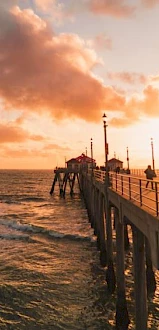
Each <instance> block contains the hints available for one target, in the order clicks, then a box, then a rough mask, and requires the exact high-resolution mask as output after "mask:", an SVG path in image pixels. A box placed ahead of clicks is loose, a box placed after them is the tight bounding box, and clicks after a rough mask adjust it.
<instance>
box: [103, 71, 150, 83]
mask: <svg viewBox="0 0 159 330" xmlns="http://www.w3.org/2000/svg"><path fill="white" fill-rule="evenodd" d="M107 77H108V78H109V79H111V80H121V81H123V82H124V83H127V84H130V85H135V84H137V83H140V84H146V82H147V77H146V76H145V75H143V74H141V73H134V72H114V73H113V72H108V73H107Z"/></svg>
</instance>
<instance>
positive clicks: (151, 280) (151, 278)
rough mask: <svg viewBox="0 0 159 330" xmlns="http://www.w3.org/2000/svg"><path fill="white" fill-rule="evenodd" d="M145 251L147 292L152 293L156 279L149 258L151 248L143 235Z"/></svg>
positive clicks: (154, 289)
mask: <svg viewBox="0 0 159 330" xmlns="http://www.w3.org/2000/svg"><path fill="white" fill-rule="evenodd" d="M145 252H146V280H147V293H148V295H149V294H153V293H155V291H156V279H155V274H154V270H153V266H152V259H151V248H150V243H149V241H148V239H147V237H145Z"/></svg>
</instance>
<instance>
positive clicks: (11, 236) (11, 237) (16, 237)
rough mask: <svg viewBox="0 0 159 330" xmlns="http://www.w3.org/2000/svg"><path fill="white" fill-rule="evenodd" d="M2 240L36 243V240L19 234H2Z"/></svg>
mask: <svg viewBox="0 0 159 330" xmlns="http://www.w3.org/2000/svg"><path fill="white" fill-rule="evenodd" d="M0 239H5V240H9V241H10V240H20V241H27V242H34V241H35V240H34V239H32V238H31V237H30V236H29V235H17V234H11V233H10V234H9V233H8V234H0Z"/></svg>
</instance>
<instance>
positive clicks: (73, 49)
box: [0, 3, 159, 141]
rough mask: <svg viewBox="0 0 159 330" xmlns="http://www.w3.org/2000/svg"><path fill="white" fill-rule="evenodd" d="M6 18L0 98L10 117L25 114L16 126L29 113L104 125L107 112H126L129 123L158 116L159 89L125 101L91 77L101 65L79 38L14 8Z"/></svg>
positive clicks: (1, 29) (131, 79)
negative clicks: (105, 112)
mask: <svg viewBox="0 0 159 330" xmlns="http://www.w3.org/2000/svg"><path fill="white" fill-rule="evenodd" d="M118 4H119V3H118ZM2 16H3V20H1V19H0V73H1V80H0V98H1V99H2V100H3V104H4V107H5V108H7V111H9V110H10V111H13V110H14V109H16V111H18V109H19V110H20V112H21V111H22V110H23V115H22V117H21V118H20V117H19V120H18V119H17V125H18V124H19V123H21V122H22V120H23V118H24V117H25V115H26V113H27V114H29V112H35V113H38V114H41V113H43V114H46V112H47V113H48V114H49V115H50V116H51V117H52V118H55V119H57V120H62V119H66V118H70V119H73V118H78V119H84V120H86V121H90V122H93V121H94V122H98V121H100V118H101V113H103V110H104V109H106V111H107V112H108V111H115V112H117V111H118V112H120V113H121V112H122V114H123V118H127V117H128V118H129V123H131V122H132V121H133V120H135V121H137V120H139V118H140V116H141V115H142V114H145V115H147V116H149V115H151V116H158V113H157V110H156V109H157V104H158V92H159V91H158V89H154V88H153V87H152V86H150V85H149V86H147V87H146V88H145V89H144V90H143V94H142V96H141V97H140V98H139V97H138V98H137V97H136V96H135V97H134V96H133V97H132V98H130V97H129V100H127V98H126V95H125V94H124V93H123V91H122V93H120V88H117V87H115V88H113V87H111V86H105V85H104V84H103V82H102V80H100V79H98V78H97V77H96V76H95V75H93V73H92V71H93V69H94V68H95V67H96V65H100V63H102V61H101V60H100V59H99V58H98V57H97V55H96V53H95V51H93V49H90V48H89V47H87V46H86V43H85V42H84V40H82V39H81V38H79V37H78V36H77V35H76V34H66V33H63V34H59V35H55V33H53V32H52V30H51V28H50V27H49V26H48V24H47V23H46V22H45V21H44V20H42V19H41V18H40V17H39V16H37V15H35V13H34V12H33V11H32V10H30V9H25V10H21V9H20V8H19V7H14V8H12V10H10V11H9V12H7V11H5V15H1V17H2ZM4 16H5V19H4ZM1 17H0V18H1ZM98 41H99V40H98ZM109 74H110V78H111V79H115V78H118V79H122V81H123V80H124V81H125V82H127V83H129V84H133V83H137V82H140V83H144V81H146V78H145V77H144V75H141V74H135V73H127V72H123V73H115V74H114V76H113V74H112V73H109ZM156 77H157V76H156ZM151 79H152V78H151ZM153 79H154V78H153ZM155 102H157V103H155ZM150 108H151V110H150ZM130 114H131V116H130ZM23 116H24V117H23ZM124 123H125V122H124ZM10 129H11V128H10ZM12 130H13V128H12ZM12 133H14V134H15V135H14V134H13V136H15V139H19V141H20V140H22V139H26V138H28V139H29V138H31V137H30V136H27V134H26V132H25V134H23V132H22V131H15V130H14V132H12ZM10 134H11V133H10ZM3 139H5V138H4V134H3ZM6 139H7V138H6ZM33 139H34V140H38V139H39V137H34V138H33Z"/></svg>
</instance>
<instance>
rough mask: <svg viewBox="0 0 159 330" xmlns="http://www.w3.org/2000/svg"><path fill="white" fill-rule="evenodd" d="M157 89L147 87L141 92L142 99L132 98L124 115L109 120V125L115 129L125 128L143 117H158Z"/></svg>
mask: <svg viewBox="0 0 159 330" xmlns="http://www.w3.org/2000/svg"><path fill="white" fill-rule="evenodd" d="M158 109H159V89H158V88H155V87H153V86H151V85H148V86H147V87H145V89H144V90H143V96H142V98H139V97H137V96H133V97H132V98H131V99H130V100H129V101H128V102H127V103H126V104H125V111H124V113H122V114H120V116H119V117H117V116H116V117H114V118H112V119H111V121H110V124H111V125H112V126H116V127H118V126H119V127H125V126H129V125H132V124H133V123H135V122H137V121H139V119H140V118H142V117H143V116H144V115H145V116H147V117H151V118H152V117H154V118H155V117H158V116H159V111H158Z"/></svg>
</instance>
